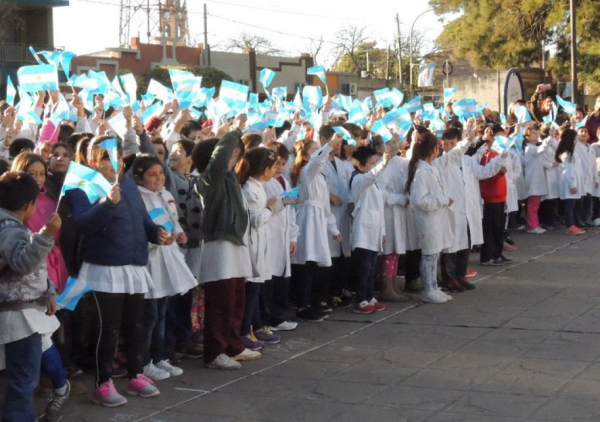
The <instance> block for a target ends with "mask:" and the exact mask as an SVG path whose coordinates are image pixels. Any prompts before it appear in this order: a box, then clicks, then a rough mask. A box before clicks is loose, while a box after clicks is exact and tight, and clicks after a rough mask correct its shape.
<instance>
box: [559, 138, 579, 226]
mask: <svg viewBox="0 0 600 422" xmlns="http://www.w3.org/2000/svg"><path fill="white" fill-rule="evenodd" d="M576 142H577V132H575V131H574V130H573V129H566V130H565V131H564V132H563V133H562V135H561V137H560V142H559V143H558V147H557V148H556V155H555V156H554V159H555V160H556V162H557V163H559V171H560V173H559V181H560V192H559V193H560V199H561V200H562V201H564V204H565V225H566V226H567V231H566V233H567V234H570V235H580V234H584V233H585V230H582V229H580V228H579V227H578V224H577V223H578V221H577V213H576V212H575V205H576V204H577V201H578V200H580V199H581V190H580V189H579V186H580V185H581V180H582V179H583V174H582V165H581V163H580V162H579V161H578V159H579V157H578V156H577V155H576V154H575V145H576Z"/></svg>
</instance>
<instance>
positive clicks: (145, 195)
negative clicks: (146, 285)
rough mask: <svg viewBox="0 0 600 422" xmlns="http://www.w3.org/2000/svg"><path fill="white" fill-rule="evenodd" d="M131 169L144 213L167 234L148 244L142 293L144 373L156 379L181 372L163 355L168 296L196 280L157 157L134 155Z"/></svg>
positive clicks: (184, 289) (187, 288) (185, 288)
mask: <svg viewBox="0 0 600 422" xmlns="http://www.w3.org/2000/svg"><path fill="white" fill-rule="evenodd" d="M131 172H132V175H133V178H134V180H135V182H136V183H137V184H138V189H139V191H140V193H141V195H142V200H143V201H144V204H145V205H146V210H147V211H148V214H149V215H150V217H151V218H152V219H153V221H154V222H155V223H156V224H159V225H161V226H163V228H165V230H166V231H167V232H168V234H169V240H168V241H167V242H166V243H165V244H164V245H162V246H154V245H149V256H148V271H149V272H150V275H151V276H152V281H153V283H154V287H153V288H152V289H151V290H150V291H149V292H148V293H146V295H145V301H144V325H145V342H146V343H145V346H146V353H145V356H144V375H146V376H147V377H148V378H150V379H152V380H154V381H160V380H163V379H166V378H169V377H171V376H178V375H181V374H183V370H182V369H181V368H178V367H176V366H173V365H171V363H170V362H169V361H168V360H167V359H166V356H165V320H166V311H167V303H168V299H169V297H171V296H175V295H182V294H185V293H186V292H188V291H189V290H191V289H193V288H194V287H196V285H197V284H198V283H197V281H196V279H195V278H194V276H193V274H192V273H191V271H190V270H189V269H188V267H187V265H185V258H184V256H183V254H182V253H181V251H180V250H179V247H178V246H177V245H178V244H184V243H185V242H186V241H187V238H186V235H185V232H184V231H183V229H182V228H181V226H180V225H179V223H178V221H177V220H178V217H177V209H176V206H175V199H173V195H171V194H170V193H169V191H168V190H166V189H165V185H164V183H165V175H164V173H163V168H162V164H161V162H160V160H159V159H158V158H157V157H154V156H151V155H141V156H138V157H137V158H136V159H135V161H134V162H133V164H132V166H131Z"/></svg>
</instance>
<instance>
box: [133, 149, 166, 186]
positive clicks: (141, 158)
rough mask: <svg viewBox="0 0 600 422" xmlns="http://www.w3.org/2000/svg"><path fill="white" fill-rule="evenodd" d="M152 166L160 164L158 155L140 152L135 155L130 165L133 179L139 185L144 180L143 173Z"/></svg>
mask: <svg viewBox="0 0 600 422" xmlns="http://www.w3.org/2000/svg"><path fill="white" fill-rule="evenodd" d="M154 166H161V167H162V163H161V162H160V160H159V159H158V157H156V156H154V155H150V154H141V155H138V156H137V157H135V159H134V160H133V164H132V165H131V174H132V175H133V179H134V180H135V182H136V183H137V184H138V185H139V184H141V182H142V181H143V180H144V174H145V173H146V171H148V169H149V168H151V167H154Z"/></svg>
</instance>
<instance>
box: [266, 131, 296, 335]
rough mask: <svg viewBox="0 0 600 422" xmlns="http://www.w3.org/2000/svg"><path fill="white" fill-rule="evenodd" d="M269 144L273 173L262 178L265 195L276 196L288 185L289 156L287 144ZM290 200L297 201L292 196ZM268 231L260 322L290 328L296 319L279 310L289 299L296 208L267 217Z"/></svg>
mask: <svg viewBox="0 0 600 422" xmlns="http://www.w3.org/2000/svg"><path fill="white" fill-rule="evenodd" d="M269 147H270V148H271V149H273V150H274V151H275V153H276V154H277V162H276V163H275V174H274V175H273V178H272V179H271V180H270V181H268V182H264V183H263V186H264V187H265V192H266V193H267V198H272V197H276V198H280V197H281V196H282V195H283V193H284V192H285V191H288V190H290V189H291V185H290V182H288V180H287V179H286V178H285V177H283V172H284V170H285V168H286V166H287V162H288V160H289V158H290V153H289V151H288V149H287V147H286V146H285V145H284V144H282V143H279V142H272V143H271V144H270V145H269ZM294 202H297V200H295V201H294ZM267 232H268V234H269V241H268V244H269V259H270V263H271V273H272V278H271V280H266V281H265V284H264V286H263V295H262V298H263V302H264V306H263V309H264V320H263V323H264V324H265V325H266V326H267V327H269V328H270V329H271V330H273V331H291V330H295V329H296V327H297V326H298V323H297V322H292V321H286V320H285V319H284V318H283V313H284V312H285V311H286V310H287V307H288V299H289V297H288V296H289V278H290V276H291V264H290V256H291V255H294V253H296V245H297V243H296V242H297V239H298V225H297V224H296V210H295V208H294V207H292V206H289V207H286V208H285V210H283V211H282V212H280V213H277V214H275V215H273V216H271V218H269V220H268V221H267Z"/></svg>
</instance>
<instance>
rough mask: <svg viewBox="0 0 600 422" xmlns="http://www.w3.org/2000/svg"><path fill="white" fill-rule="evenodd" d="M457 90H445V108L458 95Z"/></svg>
mask: <svg viewBox="0 0 600 422" xmlns="http://www.w3.org/2000/svg"><path fill="white" fill-rule="evenodd" d="M456 91H457V89H456V88H444V107H446V106H447V105H448V103H449V102H450V101H451V100H452V97H454V96H455V95H456Z"/></svg>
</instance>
